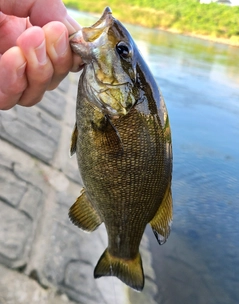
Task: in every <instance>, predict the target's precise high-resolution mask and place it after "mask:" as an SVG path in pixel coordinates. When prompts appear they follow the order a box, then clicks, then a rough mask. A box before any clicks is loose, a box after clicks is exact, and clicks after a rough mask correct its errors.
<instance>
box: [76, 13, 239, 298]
mask: <svg viewBox="0 0 239 304" xmlns="http://www.w3.org/2000/svg"><path fill="white" fill-rule="evenodd" d="M94 20H96V19H95V18H94V17H92V16H90V15H87V14H80V23H81V24H82V25H91V24H92V22H93V21H94ZM127 28H128V29H129V31H130V33H131V34H132V36H133V37H134V39H135V41H136V43H137V45H138V47H139V49H140V50H141V52H142V54H143V55H144V57H145V59H146V61H147V62H148V64H149V66H150V68H151V70H152V72H153V74H154V76H155V78H156V80H157V83H158V85H159V87H160V88H161V91H162V93H163V95H164V97H165V100H166V104H167V108H168V112H169V115H170V122H171V128H172V136H173V151H174V172H173V187H172V188H173V197H174V222H173V229H172V233H171V236H170V238H169V240H168V242H167V243H166V244H165V245H164V246H159V245H158V244H157V242H156V240H155V239H154V236H153V234H152V233H151V231H149V230H150V229H149V228H147V233H148V235H149V237H150V243H151V248H152V252H153V259H154V261H153V263H154V269H155V272H156V276H157V285H158V289H159V291H158V295H157V299H156V301H157V303H159V304H162V303H163V304H176V303H179V304H181V303H182V304H192V303H193V304H234V303H235V304H238V303H239V48H235V47H231V46H227V45H223V44H217V43H213V42H210V41H204V40H200V39H197V38H192V37H185V36H182V35H175V34H171V33H167V32H163V31H156V30H149V29H145V28H142V27H137V26H131V25H127Z"/></svg>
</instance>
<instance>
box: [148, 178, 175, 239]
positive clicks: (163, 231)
mask: <svg viewBox="0 0 239 304" xmlns="http://www.w3.org/2000/svg"><path fill="white" fill-rule="evenodd" d="M172 220H173V202H172V193H171V182H170V183H169V185H168V188H167V190H166V192H165V195H164V198H163V201H162V203H161V205H160V207H159V209H158V211H157V213H156V214H155V216H154V218H153V219H152V220H151V222H150V225H151V227H152V229H153V232H154V235H155V237H156V239H157V241H158V242H159V244H160V245H162V244H164V243H165V242H166V240H167V238H168V236H169V234H170V229H171V224H172Z"/></svg>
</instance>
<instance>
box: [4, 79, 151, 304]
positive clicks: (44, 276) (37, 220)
mask: <svg viewBox="0 0 239 304" xmlns="http://www.w3.org/2000/svg"><path fill="white" fill-rule="evenodd" d="M77 81H78V75H75V74H74V75H73V74H71V75H69V77H68V78H66V79H65V80H64V81H63V82H62V83H61V85H60V86H59V88H58V89H57V90H55V91H52V92H48V93H47V94H46V95H45V97H44V99H43V100H42V102H41V103H39V104H38V105H37V106H34V107H32V108H24V107H20V106H16V107H15V108H13V109H11V110H9V111H1V112H0V210H1V212H0V273H1V276H0V304H28V303H31V304H33V303H40V304H41V303H43V304H45V303H51V304H54V303H58V304H61V303H66V302H68V303H70V301H73V302H71V303H82V304H96V303H97V304H98V303H105V304H108V303H110V304H112V303H116V304H126V303H127V304H128V303H133V304H135V303H139V304H140V303H142V304H145V303H148V304H155V301H154V300H153V297H154V295H155V294H156V293H157V287H156V285H155V283H154V278H155V275H154V271H153V269H152V267H151V254H150V252H149V250H148V247H149V245H148V239H147V237H146V236H145V237H144V238H143V242H142V246H141V252H142V256H143V262H144V268H145V274H146V286H145V289H144V291H143V292H142V293H136V292H134V291H132V290H131V289H129V288H127V287H125V285H124V284H122V283H121V282H120V281H119V280H117V279H114V278H101V279H99V280H94V279H93V269H94V266H95V264H96V262H97V261H98V258H99V257H100V255H101V254H102V252H103V251H104V249H105V247H106V243H107V241H106V233H105V230H104V226H102V227H100V229H98V230H97V231H96V232H94V233H92V234H86V233H83V232H81V231H80V230H79V229H78V228H77V227H75V226H74V225H73V224H71V222H70V221H69V219H68V215H67V214H68V209H69V207H70V206H71V205H72V204H73V203H74V201H75V199H76V197H77V196H78V195H79V193H80V190H81V184H80V177H79V173H78V169H77V165H76V159H75V158H74V157H73V158H69V153H68V150H69V144H70V136H71V132H72V128H73V125H74V117H75V100H76V92H77Z"/></svg>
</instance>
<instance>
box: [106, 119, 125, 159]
mask: <svg viewBox="0 0 239 304" xmlns="http://www.w3.org/2000/svg"><path fill="white" fill-rule="evenodd" d="M103 132H104V136H102V140H103V141H104V145H106V146H107V149H108V152H109V153H112V154H114V155H122V154H123V153H124V148H123V143H122V140H121V137H120V134H119V132H118V130H117V128H116V127H115V126H114V124H113V123H112V121H111V120H110V119H109V118H108V123H107V127H106V128H105V130H104V131H103Z"/></svg>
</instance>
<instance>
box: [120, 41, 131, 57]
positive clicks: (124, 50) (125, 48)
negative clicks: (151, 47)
mask: <svg viewBox="0 0 239 304" xmlns="http://www.w3.org/2000/svg"><path fill="white" fill-rule="evenodd" d="M116 51H117V53H118V54H119V55H120V57H122V58H124V59H127V58H129V57H131V55H132V49H131V46H129V45H128V44H127V43H126V42H124V41H121V42H119V43H118V44H117V45H116Z"/></svg>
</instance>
